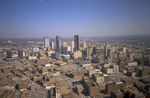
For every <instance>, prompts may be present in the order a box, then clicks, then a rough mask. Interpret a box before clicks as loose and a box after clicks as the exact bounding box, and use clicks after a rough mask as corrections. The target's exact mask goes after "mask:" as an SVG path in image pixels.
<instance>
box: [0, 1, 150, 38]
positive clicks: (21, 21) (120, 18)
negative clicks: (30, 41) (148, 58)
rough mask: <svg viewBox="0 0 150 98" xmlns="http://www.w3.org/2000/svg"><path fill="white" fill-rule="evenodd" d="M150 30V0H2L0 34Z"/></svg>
mask: <svg viewBox="0 0 150 98" xmlns="http://www.w3.org/2000/svg"><path fill="white" fill-rule="evenodd" d="M76 34H78V35H80V36H82V37H90V36H118V35H119V36H120V35H134V34H135V35H141V34H150V0H0V38H42V37H44V36H48V37H55V36H56V35H60V36H61V37H72V36H73V35H76Z"/></svg>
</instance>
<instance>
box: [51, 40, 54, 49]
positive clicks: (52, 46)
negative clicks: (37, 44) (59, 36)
mask: <svg viewBox="0 0 150 98" xmlns="http://www.w3.org/2000/svg"><path fill="white" fill-rule="evenodd" d="M50 47H51V49H52V50H54V42H53V41H51V42H50Z"/></svg>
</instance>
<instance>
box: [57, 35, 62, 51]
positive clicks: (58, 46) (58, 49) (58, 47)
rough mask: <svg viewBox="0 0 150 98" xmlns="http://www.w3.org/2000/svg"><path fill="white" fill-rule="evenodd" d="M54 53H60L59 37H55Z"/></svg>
mask: <svg viewBox="0 0 150 98" xmlns="http://www.w3.org/2000/svg"><path fill="white" fill-rule="evenodd" d="M56 51H57V52H58V53H60V51H61V38H60V36H56Z"/></svg>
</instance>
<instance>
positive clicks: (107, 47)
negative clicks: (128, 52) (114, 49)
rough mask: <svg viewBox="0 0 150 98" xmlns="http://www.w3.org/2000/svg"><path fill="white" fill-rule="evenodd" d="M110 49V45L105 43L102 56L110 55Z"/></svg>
mask: <svg viewBox="0 0 150 98" xmlns="http://www.w3.org/2000/svg"><path fill="white" fill-rule="evenodd" d="M110 50H111V46H110V45H109V44H107V43H106V44H105V51H104V57H105V58H107V57H109V56H110Z"/></svg>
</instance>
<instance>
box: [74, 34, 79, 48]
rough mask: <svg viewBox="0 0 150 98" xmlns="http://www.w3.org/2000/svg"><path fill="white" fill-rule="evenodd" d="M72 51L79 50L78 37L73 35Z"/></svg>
mask: <svg viewBox="0 0 150 98" xmlns="http://www.w3.org/2000/svg"><path fill="white" fill-rule="evenodd" d="M74 48H75V49H74V50H75V51H77V50H79V35H74Z"/></svg>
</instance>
